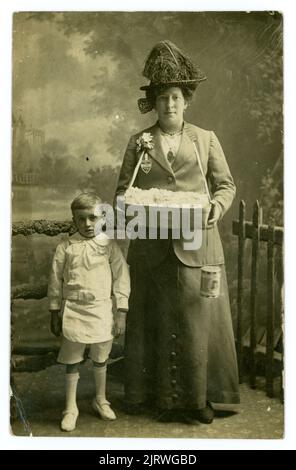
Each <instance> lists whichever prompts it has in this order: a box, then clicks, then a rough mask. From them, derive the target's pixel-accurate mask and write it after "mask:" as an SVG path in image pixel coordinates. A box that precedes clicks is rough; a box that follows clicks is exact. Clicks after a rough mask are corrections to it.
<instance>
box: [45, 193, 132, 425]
mask: <svg viewBox="0 0 296 470" xmlns="http://www.w3.org/2000/svg"><path fill="white" fill-rule="evenodd" d="M101 203H102V201H101V199H100V198H99V197H98V196H96V195H95V194H93V193H82V194H80V195H79V196H77V197H76V198H75V199H74V201H73V202H72V204H71V210H72V215H73V221H74V223H75V225H76V227H77V230H78V231H77V232H76V233H75V234H74V235H72V236H70V237H69V239H68V240H66V241H63V242H61V243H60V244H59V245H58V246H57V249H56V252H55V256H54V259H53V264H52V270H51V275H50V280H49V286H48V298H49V310H50V312H51V331H52V333H53V334H54V335H56V336H59V335H60V334H61V333H62V344H61V348H60V351H59V355H58V362H60V363H62V364H66V407H65V411H64V412H63V419H62V422H61V428H62V430H63V431H73V430H74V429H75V426H76V421H77V418H78V414H79V411H78V408H77V403H76V389H77V383H78V379H79V364H80V362H81V361H83V358H84V350H85V347H86V345H90V354H89V357H90V358H91V359H92V361H93V366H94V368H93V370H94V378H95V386H96V397H95V398H94V400H93V402H92V406H93V408H94V410H95V411H96V412H98V413H99V415H100V416H101V418H102V419H105V420H114V419H116V415H115V413H114V411H113V410H112V409H111V407H110V403H109V402H108V401H107V400H106V370H107V367H106V362H107V359H108V356H109V353H110V351H111V347H112V340H113V335H114V336H119V335H120V334H123V333H124V330H125V317H126V312H127V310H128V298H129V294H130V279H129V270H128V265H127V263H126V261H125V259H124V257H123V255H122V253H121V251H120V249H119V247H118V245H117V244H116V242H115V241H114V240H110V239H109V238H108V237H107V236H106V235H105V234H104V232H102V231H101V228H102V226H103V224H104V218H103V215H102V213H101V211H100V204H101ZM111 293H113V295H114V297H115V300H116V308H117V310H116V314H115V315H114V319H113V314H112V299H111Z"/></svg>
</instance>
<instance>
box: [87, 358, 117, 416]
mask: <svg viewBox="0 0 296 470" xmlns="http://www.w3.org/2000/svg"><path fill="white" fill-rule="evenodd" d="M106 375H107V366H106V364H104V365H103V366H99V367H98V366H96V365H94V377H95V384H96V398H95V399H94V400H93V403H92V406H93V409H94V410H95V411H96V412H97V413H99V415H100V416H101V418H102V419H105V420H114V419H116V415H115V413H114V411H113V410H112V408H111V407H110V403H109V402H108V400H106Z"/></svg>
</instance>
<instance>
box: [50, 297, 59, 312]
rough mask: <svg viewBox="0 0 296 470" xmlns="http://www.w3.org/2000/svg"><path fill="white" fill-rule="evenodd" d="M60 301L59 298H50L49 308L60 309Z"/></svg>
mask: <svg viewBox="0 0 296 470" xmlns="http://www.w3.org/2000/svg"><path fill="white" fill-rule="evenodd" d="M60 309H61V301H60V299H50V300H49V310H60Z"/></svg>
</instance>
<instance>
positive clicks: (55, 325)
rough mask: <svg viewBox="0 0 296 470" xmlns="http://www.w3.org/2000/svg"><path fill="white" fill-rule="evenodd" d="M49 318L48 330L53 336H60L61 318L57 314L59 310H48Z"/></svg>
mask: <svg viewBox="0 0 296 470" xmlns="http://www.w3.org/2000/svg"><path fill="white" fill-rule="evenodd" d="M50 313H51V320H50V331H51V332H52V334H53V335H55V336H60V335H61V333H62V319H61V317H60V315H59V313H60V311H59V310H50Z"/></svg>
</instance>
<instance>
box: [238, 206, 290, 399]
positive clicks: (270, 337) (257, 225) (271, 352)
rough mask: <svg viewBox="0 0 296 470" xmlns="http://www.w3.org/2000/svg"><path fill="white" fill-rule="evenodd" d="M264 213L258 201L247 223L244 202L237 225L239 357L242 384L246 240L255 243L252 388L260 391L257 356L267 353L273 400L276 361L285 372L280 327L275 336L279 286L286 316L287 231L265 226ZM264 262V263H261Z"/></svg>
mask: <svg viewBox="0 0 296 470" xmlns="http://www.w3.org/2000/svg"><path fill="white" fill-rule="evenodd" d="M262 221H263V211H262V209H261V208H260V206H259V202H258V201H256V203H255V205H254V208H253V218H252V221H251V222H250V221H246V220H245V203H244V201H241V202H240V206H239V219H238V220H236V221H234V222H233V228H232V233H233V234H234V235H236V236H237V237H238V283H237V357H238V367H239V375H240V382H241V381H242V376H243V357H244V356H243V354H244V345H245V342H244V341H243V340H244V336H243V331H242V324H243V322H242V320H243V314H244V313H245V312H244V311H243V293H244V276H245V268H246V264H247V260H246V246H245V244H246V240H247V239H250V240H251V243H252V254H251V278H250V304H249V305H250V306H249V319H250V330H249V343H248V342H247V345H248V346H249V376H250V386H251V387H252V388H255V387H256V374H257V360H256V358H257V353H258V352H263V354H264V356H265V361H264V362H265V378H266V393H267V395H268V396H269V397H273V396H274V375H275V374H274V368H275V360H278V361H280V366H281V370H282V368H283V335H282V331H281V327H280V335H278V331H277V334H275V312H276V305H275V288H276V282H277V284H278V289H279V291H280V296H279V298H280V305H279V306H278V310H277V311H278V312H279V313H280V315H282V312H283V242H284V229H283V227H275V226H268V225H264V224H263V223H262ZM261 243H265V244H266V247H267V250H266V278H265V280H266V288H267V289H266V292H267V294H266V316H265V335H264V346H263V347H262V346H260V344H259V342H258V334H257V333H258V328H257V327H258V325H257V310H258V302H257V297H258V263H259V248H260V246H261ZM275 249H279V250H280V259H279V262H278V263H277V266H275ZM261 261H262V260H261ZM276 269H277V272H280V276H278V277H277V279H275V272H276ZM278 342H280V343H281V352H280V353H279V352H276V351H275V346H276V345H277V344H278ZM282 388H283V387H282V374H281V391H282Z"/></svg>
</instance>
